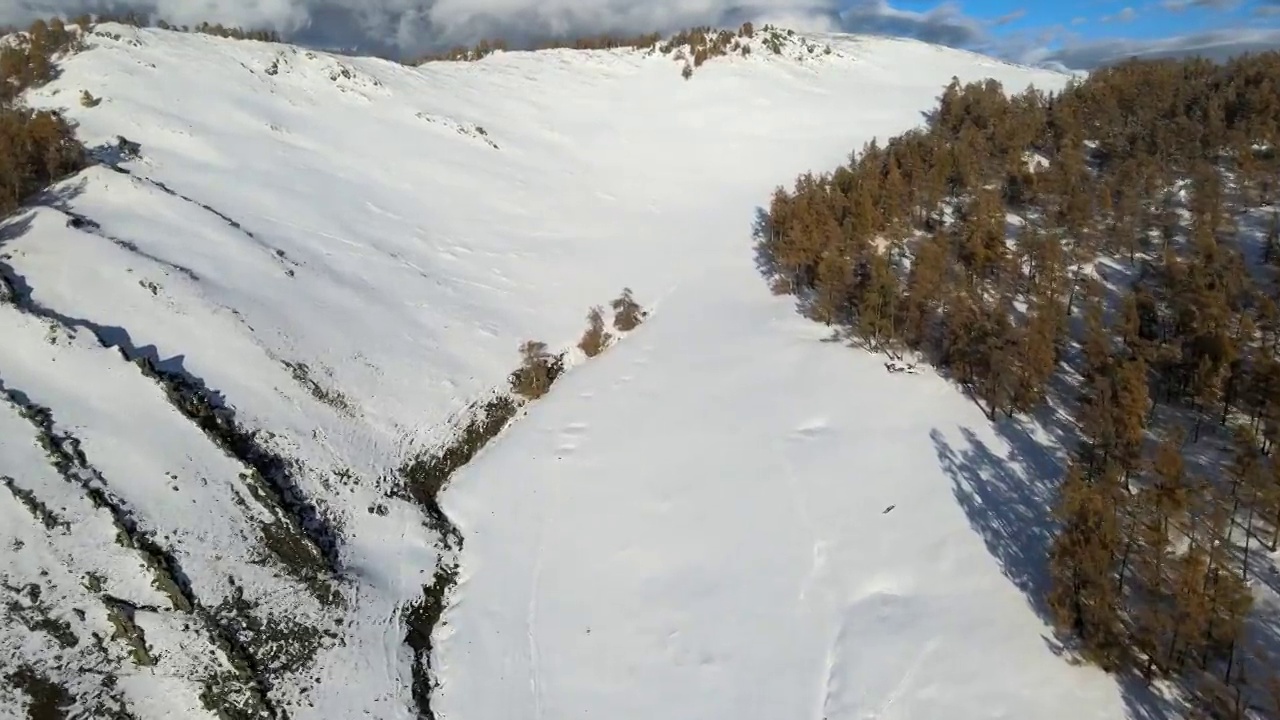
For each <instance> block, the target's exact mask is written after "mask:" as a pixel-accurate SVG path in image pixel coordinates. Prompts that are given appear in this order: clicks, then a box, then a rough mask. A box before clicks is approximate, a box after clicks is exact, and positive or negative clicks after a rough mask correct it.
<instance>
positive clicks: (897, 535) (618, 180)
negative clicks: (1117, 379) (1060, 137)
mask: <svg viewBox="0 0 1280 720" xmlns="http://www.w3.org/2000/svg"><path fill="white" fill-rule="evenodd" d="M756 42H757V44H759V43H760V42H762V40H757V41H756ZM810 46H815V47H821V48H823V49H822V50H821V51H819V52H811V51H810V50H809V47H810ZM828 47H829V48H830V52H827V51H826V48H828ZM680 68H681V65H679V64H677V63H675V62H673V61H672V59H671V58H670V57H667V56H664V55H662V54H657V53H645V52H641V51H636V50H611V51H589V52H588V51H570V50H555V51H543V52H537V53H498V54H495V55H493V56H490V57H487V58H485V59H484V60H482V61H478V62H466V63H431V64H428V65H425V66H422V67H420V68H412V67H404V66H401V65H396V64H393V63H390V62H385V61H381V60H373V59H360V58H347V57H336V56H330V55H326V54H323V53H316V52H309V51H306V50H302V49H298V48H294V47H289V46H285V45H273V44H267V43H258V42H245V41H234V40H224V39H218V38H212V37H207V36H203V35H193V34H179V33H172V32H166V31H160V30H141V29H136V28H131V27H125V26H119V25H102V26H99V27H98V28H97V29H96V31H95V32H94V34H92V35H91V36H90V37H89V38H88V48H87V49H86V50H84V51H82V52H79V53H77V54H75V55H73V56H71V57H69V58H67V59H66V60H65V61H64V62H63V65H62V74H61V76H60V77H59V78H58V79H57V80H56V81H54V82H53V83H51V84H49V85H47V86H45V87H43V88H40V89H38V90H35V91H33V92H31V93H30V94H29V96H28V99H27V100H28V103H29V104H31V105H33V106H37V107H55V108H62V109H64V110H65V111H66V113H67V115H68V116H69V117H71V118H74V120H75V121H76V122H78V123H79V133H80V135H81V137H82V139H83V140H84V141H85V143H86V144H87V145H89V146H92V147H95V148H96V155H97V156H98V157H99V158H100V159H101V160H102V162H101V163H100V164H98V165H96V166H94V167H91V168H90V169H88V170H86V171H84V172H83V173H81V174H80V175H78V176H76V177H74V178H72V179H70V180H67V181H65V182H63V183H61V184H59V185H58V186H57V187H55V188H54V190H53V191H51V192H50V193H49V195H48V196H47V197H45V198H43V199H42V200H41V201H40V202H39V203H38V205H37V206H36V207H34V208H32V209H30V210H27V211H24V212H22V213H19V214H18V215H16V216H14V217H12V218H10V219H8V220H6V221H5V222H4V224H3V226H2V227H0V255H2V256H3V263H4V267H6V268H7V270H6V275H7V282H6V288H7V290H6V291H5V293H4V294H5V295H6V296H7V297H5V299H6V302H5V303H0V395H2V396H0V476H3V477H4V478H6V479H5V484H6V486H7V487H8V488H9V491H8V492H0V545H2V546H3V547H4V552H3V555H2V556H0V558H2V560H0V562H2V565H0V579H3V583H4V585H3V592H4V594H5V597H4V604H5V608H6V614H5V615H4V620H3V623H2V624H0V670H3V672H0V675H4V676H6V677H7V678H8V682H7V683H0V717H23V716H24V714H25V713H26V712H28V711H29V710H32V709H33V708H35V707H36V706H40V707H43V708H45V709H49V708H55V709H56V708H59V707H61V708H63V709H64V710H66V711H68V712H69V713H70V716H73V717H75V716H85V717H100V716H108V717H110V716H112V714H113V713H119V712H123V711H126V710H127V712H128V713H129V714H128V715H118V716H120V717H126V716H127V717H136V718H152V717H157V718H159V717H184V718H196V717H219V716H222V717H267V716H285V715H287V716H288V717H293V718H308V717H314V718H363V717H377V718H405V717H415V716H418V715H419V713H421V712H425V710H424V709H423V708H422V707H421V703H419V702H417V701H416V700H415V697H414V693H413V684H414V677H415V670H414V666H415V663H416V662H418V661H416V660H415V657H414V652H413V650H412V648H411V647H410V644H408V643H406V636H407V635H409V634H411V632H412V631H413V628H411V627H409V623H410V621H409V620H408V619H407V617H408V615H409V613H408V612H407V610H408V609H409V608H412V607H414V606H415V604H420V603H421V602H422V601H423V586H424V585H426V584H429V583H430V582H431V581H432V577H433V574H434V572H435V569H436V566H437V562H438V560H439V559H440V556H441V550H440V549H439V548H440V547H442V545H441V538H440V536H439V533H438V532H436V530H434V529H433V527H432V525H431V523H429V522H428V518H427V517H426V516H425V515H424V512H423V509H422V508H420V507H419V506H418V505H415V504H414V503H412V502H410V501H409V500H407V499H405V498H403V494H402V493H398V492H397V488H398V486H399V477H398V469H399V468H400V467H401V466H402V465H404V464H405V462H406V461H408V460H409V459H411V458H412V457H413V456H414V455H415V454H416V453H418V452H421V451H422V450H423V449H424V448H430V447H432V446H433V443H437V442H439V441H440V440H441V439H442V438H444V437H445V436H446V435H447V434H448V433H449V431H450V428H451V427H452V420H453V419H454V418H456V417H458V415H459V413H461V412H462V411H463V409H464V408H465V407H466V406H467V405H468V404H469V403H471V402H473V401H474V400H476V399H477V398H481V397H483V396H484V395H485V393H487V392H488V391H489V390H490V389H491V388H494V387H496V386H500V385H502V384H503V383H504V382H505V379H506V376H507V374H508V372H510V370H511V369H512V368H513V367H514V366H515V365H516V364H517V362H518V356H517V352H516V351H517V347H518V345H519V343H520V342H522V341H524V340H528V339H538V340H542V341H545V342H547V343H548V344H549V345H550V346H551V347H552V348H553V349H555V348H561V347H569V346H571V345H572V344H573V343H574V342H576V340H577V337H578V335H579V334H580V333H581V331H582V329H583V327H584V325H585V322H584V316H585V314H586V311H587V309H588V307H590V306H592V305H595V304H600V303H605V302H607V301H608V300H609V299H610V298H612V297H614V296H616V295H617V293H618V291H619V290H621V289H622V288H623V287H624V286H629V287H631V288H634V289H635V293H636V297H637V299H638V300H639V301H640V302H641V303H642V304H643V305H644V306H645V307H646V308H648V309H649V310H650V311H651V315H650V317H649V319H648V320H647V321H646V322H645V324H644V325H642V326H641V327H640V328H639V329H637V330H635V331H634V332H632V333H630V334H629V335H627V336H626V337H625V338H623V339H621V340H620V341H619V342H618V343H617V344H616V345H615V346H614V347H612V348H610V349H609V350H607V351H606V352H605V353H604V354H603V355H600V356H599V357H597V358H593V359H591V360H589V361H584V360H583V359H581V358H577V362H575V363H572V364H573V367H571V368H570V371H569V372H568V373H567V374H566V375H565V376H564V377H563V378H562V379H561V380H560V381H559V382H558V383H557V385H556V386H555V388H554V390H553V391H552V392H551V393H550V394H549V395H548V396H546V397H545V398H543V399H541V400H539V401H537V403H536V404H534V405H532V406H529V407H528V408H526V409H525V410H524V411H523V416H522V417H521V418H519V419H518V420H517V421H516V422H515V423H514V424H513V425H512V426H511V427H510V428H509V429H508V430H507V431H506V432H505V433H504V434H503V435H502V436H501V437H500V438H499V439H498V440H497V441H495V442H494V443H492V444H491V445H490V446H489V447H488V448H487V449H486V450H485V451H483V452H482V453H481V455H480V456H479V457H478V458H476V459H475V461H474V462H472V463H470V464H469V465H468V466H467V467H466V468H464V469H463V470H462V471H461V472H459V473H457V474H456V475H455V476H454V477H453V481H452V484H451V485H450V486H449V488H448V490H447V491H446V492H445V493H444V494H443V499H442V505H443V509H444V511H445V512H446V513H447V515H448V516H449V518H450V519H451V521H452V523H453V525H455V526H456V527H457V529H458V531H459V532H460V533H461V535H462V537H463V538H464V539H465V545H464V546H463V548H462V550H461V552H460V554H459V555H458V557H457V562H458V581H457V584H456V587H455V588H454V589H453V590H452V591H451V592H450V593H449V595H448V599H447V608H446V609H445V612H444V617H443V619H442V622H441V623H439V625H438V626H437V627H436V628H435V631H434V635H433V636H434V638H435V639H436V642H435V643H434V650H433V653H432V655H433V657H432V662H431V667H432V673H433V678H434V683H435V685H436V687H435V688H434V691H433V696H432V712H433V713H434V714H435V715H436V716H437V717H440V718H450V719H456V720H489V719H494V720H497V719H499V718H502V719H506V718H512V719H532V718H548V719H559V718H571V717H610V718H636V719H637V720H638V719H641V718H644V719H650V718H671V719H686V718H687V719H690V720H693V719H698V720H704V719H705V720H712V719H720V718H750V719H757V718H758V719H759V720H775V719H778V718H814V719H819V718H826V719H829V720H836V719H837V718H851V719H852V718H890V717H901V718H941V717H946V718H1071V719H1072V720H1074V719H1076V718H1113V717H1123V716H1124V715H1125V713H1126V709H1125V704H1124V701H1123V699H1122V697H1121V693H1120V691H1119V690H1118V689H1117V687H1116V684H1115V682H1114V681H1113V680H1111V679H1110V678H1108V677H1106V676H1105V675H1103V674H1102V673H1101V672H1099V671H1096V670H1091V669H1084V668H1079V667H1074V666H1072V665H1070V664H1068V663H1067V662H1066V661H1065V660H1064V659H1062V658H1060V657H1058V656H1057V655H1056V654H1055V653H1054V652H1053V650H1052V648H1051V646H1050V643H1048V642H1047V641H1046V639H1045V638H1047V637H1048V636H1049V630H1048V628H1047V627H1046V626H1045V624H1044V623H1043V622H1042V620H1041V619H1039V617H1038V616H1037V612H1036V609H1035V608H1034V607H1033V602H1032V601H1030V600H1028V598H1027V595H1026V594H1024V589H1025V586H1026V584H1027V583H1028V582H1030V580H1028V578H1026V577H1025V574H1026V573H1027V572H1029V571H1030V570H1029V568H1033V567H1035V563H1034V562H1033V561H1032V560H1028V559H1027V558H1028V557H1033V556H1034V554H1035V553H1036V552H1038V551H1039V550H1040V548H1041V546H1042V545H1043V542H1044V535H1043V534H1044V527H1043V521H1044V517H1045V516H1046V515H1047V507H1048V499H1047V495H1046V494H1045V493H1046V492H1047V491H1046V490H1044V482H1043V478H1044V476H1045V475H1046V474H1047V472H1048V471H1047V470H1046V469H1045V465H1044V464H1045V463H1052V462H1053V461H1054V458H1050V457H1042V456H1041V455H1040V454H1036V453H1032V452H1030V451H1028V450H1027V449H1026V447H1024V446H1022V445H1020V444H1019V443H1018V441H1017V437H1016V436H1014V435H1011V434H1010V433H1008V432H1002V431H998V430H997V429H996V428H993V427H992V426H991V425H990V424H989V423H988V422H987V421H986V420H985V419H984V417H983V415H982V413H981V412H980V411H979V410H978V409H977V408H976V407H974V406H973V405H972V404H971V403H969V402H968V401H966V400H965V399H964V398H963V397H962V396H961V395H960V394H959V393H958V392H957V391H956V390H955V389H954V388H953V387H951V386H950V385H948V384H947V383H946V382H944V381H943V380H942V379H940V378H938V377H936V376H934V375H933V374H931V373H922V374H919V375H906V374H899V375H890V374H887V373H886V372H885V371H884V368H883V367H882V363H881V361H880V360H877V359H876V358H874V357H871V356H869V355H865V354H861V353H858V352H853V351H850V350H848V349H847V348H844V347H841V346H840V345H839V344H838V343H825V342H822V340H823V338H824V337H825V335H826V333H825V329H824V328H822V327H820V326H815V325H813V324H811V323H809V322H808V321H806V320H803V319H801V318H799V317H797V316H796V314H795V313H794V309H793V307H792V305H791V303H790V301H789V300H788V299H786V298H780V297H775V296H773V295H771V294H770V292H769V289H768V287H767V286H766V283H765V282H763V281H762V280H761V278H760V275H759V273H758V272H757V269H756V268H755V265H754V258H753V255H752V224H753V220H754V219H755V217H756V215H757V212H758V209H759V207H760V206H761V205H764V204H766V203H767V201H768V197H769V194H770V192H771V190H772V189H773V188H774V187H775V186H776V185H778V184H779V183H786V182H789V178H792V177H794V176H795V175H796V174H797V173H798V172H802V171H804V170H806V169H810V168H825V167H829V166H831V165H833V164H834V163H835V162H837V161H838V160H839V159H840V158H842V157H844V156H845V155H847V154H848V152H849V151H850V150H852V149H854V148H856V147H859V146H861V145H862V143H864V142H866V141H868V140H870V139H872V138H873V137H881V138H885V137H888V136H890V135H893V134H895V133H898V132H901V131H903V130H905V129H908V128H910V127H912V126H913V125H916V124H918V123H920V122H921V121H922V112H924V111H926V110H928V109H929V108H931V107H932V106H933V104H934V101H935V98H936V97H937V95H938V93H939V92H940V89H941V88H942V86H943V85H944V84H945V83H946V82H947V81H948V80H950V78H951V77H952V76H958V77H960V78H961V79H962V80H975V79H980V78H984V77H994V78H997V79H998V80H1000V81H1001V82H1003V83H1005V84H1006V86H1008V87H1010V88H1015V89H1020V88H1022V87H1024V86H1026V85H1027V84H1031V83H1034V84H1035V85H1037V86H1039V87H1043V88H1046V89H1052V88H1056V87H1060V86H1061V85H1062V84H1063V83H1064V82H1065V80H1066V77H1065V76H1062V75H1058V74H1054V73H1051V72H1047V71H1036V70H1031V69H1026V68H1020V67H1015V66H1011V65H1008V64H1005V63H1002V62H998V61H995V60H992V59H989V58H984V57H981V56H978V55H974V54H971V53H965V52H960V51H956V50H949V49H943V48H940V47H936V46H931V45H927V44H923V43H919V42H914V41H905V40H890V39H883V38H869V37H853V36H822V37H817V36H810V37H802V36H788V37H787V40H786V47H785V48H783V52H781V53H774V52H771V51H768V50H765V49H763V48H761V49H759V50H758V51H757V52H753V53H751V54H750V55H749V56H745V57H744V56H733V57H722V58H715V59H713V60H711V61H709V62H707V63H706V64H704V65H702V66H701V67H699V68H697V70H696V72H695V73H694V75H693V77H692V78H691V79H688V80H686V79H683V78H682V77H681V73H680ZM85 90H88V91H89V93H90V94H91V96H92V97H94V98H97V99H100V100H101V102H99V103H98V104H96V105H93V106H92V107H90V106H89V105H91V104H92V103H81V102H80V99H81V95H82V92H83V91H85ZM121 136H123V137H124V138H127V139H128V140H129V141H131V142H134V143H137V144H138V145H137V152H136V153H134V152H122V148H121V147H120V144H119V142H118V140H117V138H118V137H121ZM123 149H124V150H131V149H132V148H127V147H126V148H123ZM104 345H105V346H104ZM138 359H140V360H138ZM134 360H138V361H137V362H134ZM226 408H234V413H230V412H228V411H227V409H226ZM1025 431H1026V432H1027V433H1032V434H1034V433H1035V432H1037V430H1036V428H1034V427H1027V428H1025ZM417 672H418V673H419V674H420V673H421V672H422V667H421V666H419V667H418V670H417ZM32 711H33V710H32ZM77 713H80V715H77ZM51 717H53V716H51Z"/></svg>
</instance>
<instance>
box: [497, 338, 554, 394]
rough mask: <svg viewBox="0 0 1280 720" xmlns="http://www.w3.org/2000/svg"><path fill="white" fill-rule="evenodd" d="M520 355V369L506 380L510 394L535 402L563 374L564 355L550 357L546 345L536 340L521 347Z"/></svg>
mask: <svg viewBox="0 0 1280 720" xmlns="http://www.w3.org/2000/svg"><path fill="white" fill-rule="evenodd" d="M520 355H521V358H522V359H521V362H520V367H519V368H516V371H515V372H513V373H511V375H510V377H509V378H508V381H509V382H510V384H511V392H514V393H515V394H517V395H519V396H520V397H523V398H524V399H526V400H537V399H538V398H540V397H542V396H543V395H546V394H547V391H548V390H550V389H551V384H552V383H554V382H555V381H556V378H558V377H560V373H562V372H564V355H552V354H551V353H549V352H547V344H546V343H544V342H538V341H537V340H529V341H527V342H525V343H524V344H523V345H521V346H520Z"/></svg>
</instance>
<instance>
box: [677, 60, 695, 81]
mask: <svg viewBox="0 0 1280 720" xmlns="http://www.w3.org/2000/svg"><path fill="white" fill-rule="evenodd" d="M680 77H682V78H684V79H685V80H688V79H689V78H691V77H693V66H692V65H690V64H689V63H685V64H684V69H683V70H681V71H680Z"/></svg>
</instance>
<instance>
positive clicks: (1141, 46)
mask: <svg viewBox="0 0 1280 720" xmlns="http://www.w3.org/2000/svg"><path fill="white" fill-rule="evenodd" d="M121 8H134V9H138V10H142V11H144V12H150V13H153V14H154V15H155V16H156V17H163V18H164V19H167V20H169V21H171V22H177V23H195V22H199V21H201V20H209V21H211V22H222V23H227V24H232V25H238V26H242V27H255V28H260V27H270V28H275V29H277V30H280V31H281V32H282V33H284V34H285V36H286V37H288V38H290V39H292V40H294V41H297V42H300V43H304V44H310V45H316V46H321V47H339V48H344V49H351V50H358V51H361V52H367V53H377V54H385V55H392V56H411V55H416V54H420V53H422V52H424V51H428V50H436V49H440V48H442V47H446V46H450V45H456V44H464V43H471V42H474V41H475V40H478V39H480V38H482V37H506V38H508V39H509V40H512V41H514V42H517V43H518V42H521V41H522V40H527V39H529V38H531V37H537V36H565V35H581V34H587V33H599V32H610V33H623V32H647V31H652V30H661V31H671V30H676V29H680V28H684V27H689V26H692V25H703V24H708V25H718V26H723V25H736V24H738V23H740V22H742V21H743V20H747V19H750V20H755V21H757V22H765V21H772V22H775V23H777V24H781V25H786V26H789V27H794V28H797V29H801V30H824V31H848V32H873V33H881V34H888V35H903V36H910V37H917V38H921V39H924V40H928V41H931V42H938V43H944V44H947V45H952V46H956V47H964V48H971V49H975V50H980V51H983V52H987V53H991V54H994V55H999V56H1002V57H1006V58H1009V59H1012V60H1017V61H1022V62H1031V63H1038V64H1046V65H1058V66H1064V67H1068V68H1073V69H1087V68H1091V67H1096V66H1097V65H1099V64H1101V63H1106V62H1109V61H1113V60H1118V59H1124V58H1126V57H1129V56H1133V55H1141V56H1168V55H1180V54H1187V53H1198V54H1202V55H1207V56H1212V57H1219V58H1220V57H1223V56H1228V55H1231V54H1235V53H1238V52H1242V51H1246V50H1261V49H1267V48H1274V47H1280V0H1147V1H1140V0H1074V2H1073V1H1064V0H964V1H956V0H953V1H950V2H937V1H936V0H0V23H24V22H27V21H29V20H31V19H33V18H34V17H37V16H48V15H52V14H55V13H65V14H78V13H80V12H84V11H101V10H106V9H121Z"/></svg>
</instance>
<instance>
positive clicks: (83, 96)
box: [80, 90, 102, 108]
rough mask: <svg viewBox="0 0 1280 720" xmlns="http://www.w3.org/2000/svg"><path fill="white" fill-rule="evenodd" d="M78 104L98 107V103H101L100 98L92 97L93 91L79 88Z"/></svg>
mask: <svg viewBox="0 0 1280 720" xmlns="http://www.w3.org/2000/svg"><path fill="white" fill-rule="evenodd" d="M80 104H81V105H83V106H85V107H87V108H92V107H98V105H101V104H102V98H96V97H94V96H93V93H91V92H89V91H88V90H81V91H80Z"/></svg>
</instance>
